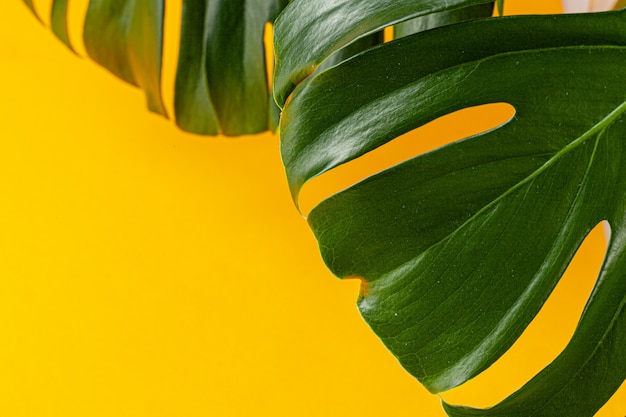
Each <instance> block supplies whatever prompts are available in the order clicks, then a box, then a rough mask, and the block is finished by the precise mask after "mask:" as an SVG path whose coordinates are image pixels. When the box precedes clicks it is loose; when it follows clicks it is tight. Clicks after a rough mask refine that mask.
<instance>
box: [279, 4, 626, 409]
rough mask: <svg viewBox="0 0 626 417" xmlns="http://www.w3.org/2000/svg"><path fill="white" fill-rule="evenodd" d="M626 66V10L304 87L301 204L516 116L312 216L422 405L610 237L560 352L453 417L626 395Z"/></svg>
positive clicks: (482, 31)
mask: <svg viewBox="0 0 626 417" xmlns="http://www.w3.org/2000/svg"><path fill="white" fill-rule="evenodd" d="M305 38H306V37H303V41H304V39H305ZM278 41H280V39H279V40H278ZM291 42H296V40H295V39H292V40H291ZM300 59H301V62H302V63H307V62H308V55H306V54H302V56H301V57H300ZM281 62H282V61H281V58H280V57H279V58H278V63H279V65H281ZM625 65H626V14H624V12H612V13H606V14H595V15H564V16H534V17H517V18H498V19H488V20H482V21H473V22H469V23H463V24H459V25H455V26H448V27H444V28H440V29H435V30H431V31H427V32H422V33H419V34H416V35H412V36H409V37H405V38H402V39H400V40H398V41H395V42H392V43H389V44H385V45H383V46H380V47H378V48H374V49H372V50H370V51H368V52H365V53H363V54H361V55H358V56H356V57H354V58H352V59H350V60H348V61H345V62H344V63H342V64H340V65H338V66H335V67H333V68H331V69H329V70H327V71H324V72H321V73H319V74H317V75H315V76H314V77H311V78H309V79H307V80H306V81H305V82H304V83H303V84H301V85H300V86H298V88H297V89H296V90H295V91H294V93H293V96H292V97H291V101H290V102H289V103H288V105H287V106H286V107H285V110H284V114H283V119H282V124H281V132H282V136H281V140H282V156H283V161H284V163H285V166H286V168H287V175H288V182H289V186H290V189H291V191H292V193H293V196H294V199H296V200H297V197H298V193H299V191H300V188H301V187H302V185H303V184H304V183H305V182H306V181H308V180H309V179H311V178H313V177H315V176H317V175H320V174H322V173H324V172H326V171H328V170H330V169H332V168H334V167H336V166H338V165H341V164H343V163H345V162H348V161H350V160H352V159H354V158H357V157H359V156H361V155H363V154H365V153H367V152H369V151H371V150H373V149H374V148H376V147H378V146H380V145H382V144H384V143H386V142H389V141H391V140H393V139H394V138H396V137H397V136H399V135H401V134H403V133H405V132H408V131H410V130H412V129H414V128H416V127H419V126H421V125H424V124H426V123H428V122H430V121H432V120H434V119H437V118H438V117H440V116H443V115H446V114H449V113H452V112H454V111H457V110H460V109H463V108H466V107H472V106H477V105H482V104H489V103H509V104H511V105H512V106H513V107H514V108H515V111H516V113H515V116H514V118H513V119H512V120H511V121H510V122H508V123H506V124H505V125H503V126H501V127H499V128H496V129H494V130H492V131H489V132H486V133H483V134H481V135H478V136H475V137H471V138H468V139H465V140H463V141H459V142H456V143H454V144H451V145H448V146H445V147H443V148H440V149H438V150H435V151H433V152H430V153H427V154H424V155H421V156H419V157H417V158H414V159H411V160H409V161H406V162H404V163H401V164H399V165H397V166H394V167H392V168H389V169H387V170H385V171H383V172H381V173H379V174H377V175H374V176H372V177H370V178H368V179H366V180H364V181H362V182H360V183H358V184H356V185H354V186H352V187H350V188H348V189H347V190H345V191H343V192H340V193H338V194H336V195H335V196H332V197H331V198H329V199H327V200H325V201H323V202H322V203H320V204H319V205H318V206H317V207H316V208H314V209H313V211H312V212H311V214H310V216H309V222H310V224H311V227H312V229H313V231H314V232H315V235H316V237H317V238H318V240H319V244H320V249H321V251H322V256H323V257H324V260H325V262H326V263H327V265H328V266H329V267H330V269H331V270H332V271H333V272H334V273H335V274H336V275H338V276H339V277H355V276H356V277H360V278H361V279H362V280H363V285H362V294H361V297H360V299H359V302H358V305H359V309H360V310H361V313H362V315H363V317H364V318H365V320H366V321H367V322H368V323H369V324H370V326H371V327H372V329H373V330H374V331H375V332H376V333H377V334H378V335H379V336H380V338H381V339H382V341H383V342H384V343H385V344H386V345H387V347H388V348H389V349H390V350H391V351H392V352H393V353H394V354H395V355H396V356H397V357H398V359H399V361H400V362H401V363H402V365H403V366H404V367H405V368H406V369H407V370H408V371H409V372H410V373H411V374H413V375H414V376H416V377H417V378H418V379H419V380H420V381H421V382H422V383H424V384H425V385H426V386H427V387H428V388H429V389H430V390H431V391H433V392H440V391H445V390H448V389H450V388H452V387H455V386H457V385H459V384H462V383H463V382H465V381H467V380H468V379H470V378H472V377H473V376H475V375H477V374H478V373H480V372H482V371H483V370H484V369H486V368H487V367H488V366H489V365H491V364H492V363H493V362H494V361H495V360H497V359H498V358H499V357H500V356H501V355H502V354H503V353H504V352H505V351H506V350H507V349H508V348H509V347H510V346H511V345H512V344H513V343H514V341H515V340H516V339H517V338H518V337H519V336H520V334H521V333H522V331H523V330H524V329H525V328H526V326H527V325H528V324H529V322H530V321H531V320H532V319H533V317H534V316H535V315H536V314H537V312H538V311H539V309H540V308H541V306H542V305H543V303H544V302H545V300H546V299H547V298H548V296H549V295H550V293H551V291H552V290H553V289H554V287H555V286H556V284H557V283H558V281H559V279H560V277H561V275H562V273H563V272H564V270H565V269H566V267H567V265H568V263H569V261H570V260H571V259H572V257H573V256H574V253H575V252H576V250H577V248H578V247H579V245H580V244H581V242H582V241H583V239H584V238H585V236H586V235H587V233H588V232H589V231H590V230H591V229H592V228H593V227H594V226H596V225H597V224H598V223H599V222H601V221H603V220H608V222H609V224H610V225H611V227H612V229H613V235H612V237H611V246H610V251H609V255H608V258H607V260H606V262H605V264H604V266H603V268H602V271H601V274H600V277H599V278H598V282H597V284H596V287H595V289H594V293H593V294H592V296H591V297H590V299H589V303H588V306H587V308H586V309H585V312H584V314H583V316H582V317H581V321H580V324H579V326H578V329H577V331H576V335H575V336H574V338H573V339H572V341H571V343H570V344H569V345H568V347H567V348H566V349H565V351H564V352H563V353H562V354H561V355H560V356H559V357H558V359H557V360H556V361H555V362H554V363H553V364H552V365H551V366H549V367H548V368H546V369H545V370H544V371H543V372H542V373H541V374H539V375H538V376H537V377H536V378H535V379H534V380H532V381H531V382H530V383H529V384H528V385H526V386H525V387H524V388H522V389H521V390H520V391H519V392H518V393H516V394H514V395H513V396H512V397H511V398H510V399H508V400H506V401H505V402H503V403H502V404H500V405H499V406H497V407H495V408H493V409H492V410H490V411H483V410H470V409H464V408H454V407H452V406H447V411H448V412H449V413H450V415H453V416H463V415H476V416H479V415H489V416H491V415H493V416H555V415H567V416H590V415H593V413H594V412H595V411H596V410H597V409H598V408H599V407H600V406H601V405H602V404H603V403H604V402H605V401H606V399H607V398H608V397H609V396H610V395H611V393H613V392H614V391H615V390H616V389H617V388H618V387H619V385H620V384H621V382H622V381H623V380H624V378H625V376H626V354H625V353H624V352H626V343H625V342H626V317H624V311H623V310H624V304H625V303H626V299H625V296H626V279H625V275H626V263H625V259H626V246H625V245H624V236H625V233H626V224H625V223H624V220H625V216H624V208H625V207H624V201H626V182H625V180H624V176H623V175H622V172H623V171H624V170H625V169H626V148H625V147H624V143H625V140H626V116H625V115H624V112H625V111H626V87H625V85H626V72H625V71H624V66H625Z"/></svg>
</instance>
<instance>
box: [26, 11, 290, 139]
mask: <svg viewBox="0 0 626 417" xmlns="http://www.w3.org/2000/svg"><path fill="white" fill-rule="evenodd" d="M23 1H24V3H25V4H26V6H28V7H29V8H30V9H31V11H32V12H33V13H34V14H35V16H37V13H36V12H35V8H34V6H33V3H32V1H29V0H23ZM288 3H289V0H249V1H244V0H183V4H182V7H183V13H182V15H183V18H182V22H181V42H180V48H179V61H178V65H177V75H176V84H175V91H174V101H175V103H174V116H175V118H176V123H177V125H178V126H179V127H180V128H181V129H183V130H185V131H189V132H193V133H197V134H203V135H215V134H218V133H222V134H225V135H231V136H234V135H243V134H252V133H259V132H263V131H265V130H267V129H268V128H269V129H272V130H275V128H276V126H277V123H278V116H279V109H278V108H277V106H276V104H275V103H274V100H273V97H272V95H271V93H270V87H269V85H268V81H267V80H268V74H267V70H266V58H265V45H264V39H263V36H264V32H265V30H266V24H267V23H272V22H273V21H274V19H275V18H276V16H277V15H278V13H280V11H281V10H282V9H283V8H284V7H285V6H286V5H287V4H288ZM165 4H166V2H165V0H145V1H144V0H91V1H90V2H89V8H88V11H87V17H86V19H85V28H84V40H85V47H86V50H87V54H88V55H89V57H90V58H92V59H93V60H94V61H96V62H97V63H98V64H100V65H102V66H103V67H105V68H106V69H107V70H109V71H110V72H111V73H113V74H114V75H116V76H117V77H119V78H121V79H122V80H124V81H126V82H128V83H130V84H133V85H135V86H138V87H140V88H141V89H143V90H144V92H145V94H146V99H147V104H148V108H149V109H150V110H151V111H153V112H155V113H158V114H161V115H163V116H165V117H167V111H166V109H165V106H164V104H163V99H162V94H161V66H162V50H163V36H164V33H163V30H164V28H163V20H164V11H165ZM67 12H68V1H67V0H55V1H54V3H53V6H52V16H51V23H52V30H53V32H54V33H55V35H56V36H57V37H58V38H59V39H60V40H61V41H62V42H63V43H65V44H66V45H67V46H68V47H69V48H70V49H71V50H73V48H72V45H71V42H70V40H69V35H68V30H67ZM37 17H38V16H37ZM38 18H39V17H38Z"/></svg>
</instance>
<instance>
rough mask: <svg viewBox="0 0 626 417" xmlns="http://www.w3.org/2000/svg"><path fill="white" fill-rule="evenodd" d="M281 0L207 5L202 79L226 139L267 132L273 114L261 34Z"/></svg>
mask: <svg viewBox="0 0 626 417" xmlns="http://www.w3.org/2000/svg"><path fill="white" fill-rule="evenodd" d="M287 3H288V1H287V0H252V1H251V0H219V1H209V2H208V7H207V9H206V10H207V18H206V25H205V29H204V30H205V36H206V39H209V42H207V44H206V77H207V81H208V86H209V91H210V94H211V98H212V100H213V103H214V107H215V111H216V112H217V114H218V117H219V119H220V124H221V126H222V130H223V132H224V133H225V134H227V135H239V134H243V133H256V132H262V131H264V130H267V128H268V123H269V118H270V117H271V116H272V114H275V113H273V112H274V110H272V111H270V106H274V103H273V100H272V99H271V94H270V89H269V87H268V83H267V72H266V60H265V52H264V50H265V48H264V45H263V33H264V31H265V24H266V23H270V22H273V21H274V19H275V18H276V16H277V15H278V13H280V11H281V10H282V9H283V8H284V7H285V6H286V5H287Z"/></svg>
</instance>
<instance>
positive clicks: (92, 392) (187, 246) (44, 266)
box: [0, 0, 626, 417]
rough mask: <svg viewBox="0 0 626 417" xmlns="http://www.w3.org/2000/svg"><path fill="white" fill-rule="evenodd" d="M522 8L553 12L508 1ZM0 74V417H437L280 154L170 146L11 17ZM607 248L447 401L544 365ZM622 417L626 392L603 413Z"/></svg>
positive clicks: (97, 81) (125, 89)
mask: <svg viewBox="0 0 626 417" xmlns="http://www.w3.org/2000/svg"><path fill="white" fill-rule="evenodd" d="M78 3H79V4H80V3H81V2H78ZM85 4H86V3H85V1H84V0H83V1H82V5H81V6H79V9H80V8H81V7H82V10H84V5H85ZM37 5H38V6H39V8H40V10H45V8H46V2H45V1H40V2H38V3H37ZM171 9H172V10H174V9H175V7H172V8H171ZM529 10H534V11H542V12H550V11H555V12H556V11H558V10H559V7H558V2H556V1H543V2H541V1H533V2H530V1H521V0H518V1H514V0H509V1H508V12H509V13H517V12H523V11H529ZM175 13H176V12H175V10H174V11H171V12H170V14H169V15H168V19H169V20H168V23H167V25H168V27H169V28H175V27H176V23H175V17H176V15H175ZM75 15H79V14H78V13H75ZM74 32H76V29H74ZM166 42H167V45H166V48H167V50H166V60H167V62H168V64H167V66H166V68H165V77H166V83H167V82H168V80H169V81H171V79H172V77H173V65H172V64H171V62H173V59H174V58H175V56H174V54H175V53H174V52H172V51H175V45H176V42H175V35H169V37H168V38H167V39H166ZM79 49H80V48H79ZM0 62H1V63H2V65H1V66H0V85H1V88H2V90H1V91H2V95H1V98H2V99H1V100H0V106H1V111H0V114H1V123H0V139H1V142H0V143H1V146H2V152H0V196H1V197H0V198H1V201H0V277H1V279H0V415H2V416H12V417H21V416H27V417H39V416H47V417H48V416H49V417H52V416H64V417H70V416H89V417H100V416H102V417H105V416H107V417H110V416H115V417H131V416H132V417H140V416H151V417H160V416H163V417H166V416H167V417H172V416H183V417H196V416H197V417H199V416H216V417H218V416H219V417H221V416H277V417H278V416H285V417H286V416H357V415H358V416H361V417H366V416H425V417H430V416H433V417H438V416H443V415H444V414H443V412H442V411H441V408H440V406H439V398H438V397H436V396H432V395H430V394H428V393H427V392H426V390H425V389H423V388H422V387H421V386H420V385H419V384H418V383H417V382H416V381H414V380H413V379H412V378H411V377H410V376H409V375H408V374H406V373H405V372H404V371H403V370H402V369H401V368H400V367H399V365H398V364H397V363H396V361H395V359H393V357H391V355H390V354H389V353H388V352H387V351H386V350H385V349H384V348H383V346H382V345H381V343H380V342H379V341H378V339H377V338H376V337H375V336H374V334H373V333H372V332H371V331H370V330H369V329H368V328H367V326H366V325H365V324H364V323H363V321H362V320H361V318H360V317H359V314H358V312H357V310H356V308H355V305H354V303H355V299H356V296H357V294H358V282H341V281H339V280H336V279H334V278H333V277H332V276H331V274H330V273H329V272H328V271H327V270H326V269H325V267H324V265H323V264H322V261H321V259H320V257H319V254H318V251H317V248H316V244H315V241H314V239H313V237H312V234H311V233H310V231H309V229H308V227H307V225H306V222H305V221H304V220H303V219H302V218H301V217H300V216H299V215H298V214H297V212H296V210H295V208H294V207H293V204H292V202H291V201H290V198H289V192H288V189H287V185H286V181H285V179H284V173H283V169H282V166H281V164H280V158H279V154H278V139H277V138H276V137H274V136H272V135H269V134H265V135H259V136H255V137H246V138H242V139H224V138H217V139H215V138H204V137H198V136H193V135H189V134H184V133H181V132H180V131H178V130H176V129H175V128H174V127H173V124H172V123H171V122H169V121H166V120H164V119H161V118H159V117H157V116H154V115H151V114H149V113H148V112H147V111H146V110H145V109H144V103H143V97H142V95H141V93H139V92H138V91H137V90H135V89H133V88H131V87H129V86H127V85H125V84H123V83H122V82H120V81H118V80H116V79H114V78H113V77H112V76H110V75H109V74H107V73H106V72H105V71H104V70H102V69H101V68H99V67H97V66H96V65H95V64H93V63H92V62H89V61H87V60H80V59H77V58H76V57H75V56H74V55H72V54H71V53H70V52H68V51H67V50H66V49H65V48H64V47H63V46H62V45H61V44H60V43H59V42H58V41H57V40H55V39H54V38H53V37H52V35H51V34H50V33H49V31H48V30H46V29H44V28H43V27H41V26H40V25H39V24H38V23H37V21H36V20H35V19H34V18H33V17H32V16H31V15H29V13H28V11H27V9H26V8H25V7H24V6H23V4H21V2H20V1H17V0H14V1H9V2H5V3H4V4H3V5H2V14H0ZM166 99H168V100H170V101H171V91H169V90H167V91H166ZM433 140H434V139H433ZM392 152H398V150H392ZM336 178H338V177H336ZM337 180H338V179H337ZM338 181H339V180H338ZM331 188H332V187H331ZM316 192H317V193H319V195H323V194H324V192H328V191H324V187H323V186H322V187H320V186H318V189H317V191H311V193H312V194H311V196H312V197H311V198H315V193H316ZM318 198H319V197H318ZM603 250H604V243H603V236H602V233H601V231H599V230H596V231H595V232H594V233H593V234H592V236H591V237H590V239H589V240H588V241H587V242H586V244H585V248H584V254H582V256H580V257H577V258H576V260H575V261H574V264H573V266H572V268H571V269H570V272H568V276H567V277H566V279H565V280H564V282H563V283H562V284H560V285H559V287H558V289H557V291H556V293H555V299H553V300H551V301H550V302H549V303H548V305H547V306H546V307H545V308H544V310H543V311H542V313H541V316H540V317H539V319H538V320H537V321H536V322H535V323H534V324H533V326H532V327H531V328H530V329H529V330H528V331H527V332H526V333H525V334H524V336H523V338H522V341H521V342H520V343H519V344H517V345H516V346H515V347H514V348H513V349H512V350H511V352H509V353H508V354H507V356H505V357H504V358H503V359H502V360H501V361H499V362H498V363H496V365H494V366H493V367H492V368H491V369H490V370H488V371H487V372H486V374H485V375H484V376H481V377H479V378H477V379H476V380H475V381H472V382H470V383H469V384H468V385H467V386H465V387H462V388H460V389H458V390H455V391H454V392H451V393H448V394H446V395H445V396H444V397H445V398H446V399H448V400H450V401H454V402H462V403H465V404H470V405H478V406H486V405H489V404H491V403H493V402H495V401H497V400H499V399H502V398H503V397H505V396H506V395H507V394H508V393H510V392H511V391H512V390H513V389H515V388H516V387H519V386H520V385H521V384H523V383H524V382H525V381H526V380H528V379H529V378H530V377H531V376H532V375H533V374H534V373H536V372H537V371H538V370H539V369H541V367H542V366H545V364H546V363H548V362H549V360H550V359H551V358H553V357H554V356H555V355H556V354H557V353H558V351H559V350H560V349H561V348H562V347H563V345H564V344H565V343H566V341H567V338H568V337H569V336H570V335H571V332H572V331H573V328H574V326H575V325H576V319H577V315H578V314H579V313H580V311H581V309H582V306H583V304H584V300H585V299H586V297H587V295H588V294H589V291H590V288H591V286H592V285H593V279H594V278H595V273H596V271H597V269H598V267H599V263H600V261H601V257H602V255H603ZM564 317H566V319H564ZM521 358H524V359H521ZM625 411H626V392H625V389H624V388H622V390H621V391H620V393H619V394H618V395H616V396H615V397H614V398H613V399H612V400H611V402H609V404H607V405H606V406H605V408H604V409H603V410H602V412H601V414H600V415H601V416H604V417H623V416H624V412H625Z"/></svg>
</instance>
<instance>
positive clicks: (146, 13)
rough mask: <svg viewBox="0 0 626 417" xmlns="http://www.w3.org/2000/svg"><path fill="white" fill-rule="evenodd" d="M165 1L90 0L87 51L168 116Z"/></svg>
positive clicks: (160, 112)
mask: <svg viewBox="0 0 626 417" xmlns="http://www.w3.org/2000/svg"><path fill="white" fill-rule="evenodd" d="M164 7H165V5H164V0H91V1H90V2H89V8H88V10H87V17H86V19H85V31H84V38H85V48H86V49H87V53H88V55H89V56H90V57H91V58H92V59H93V60H94V61H96V62H97V63H99V64H100V65H102V66H103V67H105V68H106V69H108V70H109V71H111V72H112V73H113V74H115V75H116V76H118V77H119V78H121V79H122V80H124V81H126V82H128V83H130V84H133V85H136V86H139V87H141V88H142V89H143V90H144V91H145V93H146V99H147V103H148V108H149V109H150V110H151V111H153V112H155V113H158V114H161V115H163V116H167V113H166V110H165V106H164V105H163V100H162V97H161V61H162V55H163V51H162V50H163V13H164Z"/></svg>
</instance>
